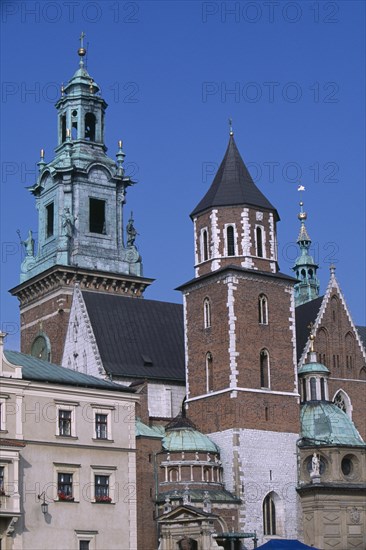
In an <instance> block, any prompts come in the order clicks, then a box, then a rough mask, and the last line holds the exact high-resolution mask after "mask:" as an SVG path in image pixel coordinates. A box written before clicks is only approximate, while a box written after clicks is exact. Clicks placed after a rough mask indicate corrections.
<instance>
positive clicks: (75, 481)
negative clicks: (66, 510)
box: [53, 462, 81, 502]
mask: <svg viewBox="0 0 366 550" xmlns="http://www.w3.org/2000/svg"><path fill="white" fill-rule="evenodd" d="M80 467H81V465H80V464H69V463H62V462H54V463H53V480H54V492H53V499H54V500H55V501H57V502H63V501H62V500H60V499H59V497H58V474H72V496H73V498H74V501H73V502H80V473H79V472H80Z"/></svg>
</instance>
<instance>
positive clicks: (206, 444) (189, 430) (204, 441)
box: [162, 415, 220, 453]
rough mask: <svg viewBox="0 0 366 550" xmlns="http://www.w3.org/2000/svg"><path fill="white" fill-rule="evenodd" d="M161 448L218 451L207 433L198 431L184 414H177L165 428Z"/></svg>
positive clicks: (168, 449)
mask: <svg viewBox="0 0 366 550" xmlns="http://www.w3.org/2000/svg"><path fill="white" fill-rule="evenodd" d="M162 446H163V449H164V450H166V451H170V452H175V451H178V452H180V451H194V452H195V451H198V452H199V451H202V452H206V453H219V452H220V451H219V448H218V447H217V445H215V443H214V442H213V441H211V439H210V438H209V437H207V435H204V434H203V433H201V432H199V431H198V430H197V429H196V427H195V425H194V424H193V422H191V421H190V420H188V418H186V417H184V416H181V415H179V416H177V417H176V418H174V419H173V420H172V421H171V422H170V423H169V424H168V425H167V426H166V428H165V436H164V438H163V440H162Z"/></svg>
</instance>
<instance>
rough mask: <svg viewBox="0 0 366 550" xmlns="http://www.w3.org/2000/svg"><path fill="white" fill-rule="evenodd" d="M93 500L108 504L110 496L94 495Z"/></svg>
mask: <svg viewBox="0 0 366 550" xmlns="http://www.w3.org/2000/svg"><path fill="white" fill-rule="evenodd" d="M95 502H102V503H104V504H110V503H111V502H112V499H111V497H107V496H102V497H95Z"/></svg>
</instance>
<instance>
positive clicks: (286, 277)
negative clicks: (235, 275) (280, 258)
mask: <svg viewBox="0 0 366 550" xmlns="http://www.w3.org/2000/svg"><path fill="white" fill-rule="evenodd" d="M226 271H239V272H240V273H250V274H251V275H253V276H254V275H262V276H263V277H269V278H272V279H283V280H285V281H289V282H292V283H293V284H295V283H297V282H298V281H297V279H295V278H294V277H291V276H290V275H287V274H286V273H281V271H278V272H277V273H271V272H270V271H259V270H258V269H248V268H246V267H240V266H238V265H234V264H232V265H226V266H224V267H221V268H220V269H216V270H215V271H210V272H209V273H205V274H204V275H200V276H199V278H197V277H195V278H194V279H191V280H190V281H187V282H186V283H184V284H183V285H180V286H178V287H177V288H176V290H184V289H185V288H186V287H189V286H190V285H193V284H195V283H197V282H198V281H199V282H201V281H202V280H204V279H208V278H209V277H214V276H217V275H219V274H220V273H224V272H226Z"/></svg>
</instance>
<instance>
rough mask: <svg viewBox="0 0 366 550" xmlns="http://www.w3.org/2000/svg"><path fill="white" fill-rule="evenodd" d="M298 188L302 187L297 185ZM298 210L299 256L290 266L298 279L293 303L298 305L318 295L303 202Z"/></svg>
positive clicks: (315, 266) (315, 267)
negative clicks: (292, 265)
mask: <svg viewBox="0 0 366 550" xmlns="http://www.w3.org/2000/svg"><path fill="white" fill-rule="evenodd" d="M299 189H300V190H303V189H304V188H303V187H302V186H301V187H299ZM299 204H300V212H299V214H298V218H299V220H300V222H301V226H300V233H299V236H298V238H297V244H298V245H299V247H300V256H298V258H297V259H296V261H295V265H294V267H293V268H292V269H293V271H294V272H295V274H296V278H297V279H298V281H299V282H298V283H297V284H296V285H295V287H294V288H295V304H296V306H300V305H301V304H305V303H306V302H310V301H311V300H314V299H315V298H317V297H318V296H319V286H320V285H319V279H318V277H317V274H316V272H317V269H318V267H319V266H318V265H317V264H316V263H315V261H314V259H313V257H312V256H311V255H310V253H309V249H310V246H311V239H310V237H309V234H308V232H307V229H306V227H305V220H306V219H307V214H306V212H304V210H303V206H304V203H303V201H300V203H299Z"/></svg>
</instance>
